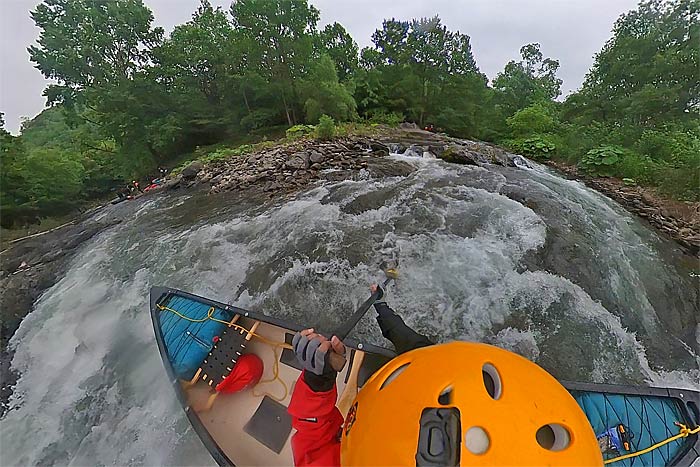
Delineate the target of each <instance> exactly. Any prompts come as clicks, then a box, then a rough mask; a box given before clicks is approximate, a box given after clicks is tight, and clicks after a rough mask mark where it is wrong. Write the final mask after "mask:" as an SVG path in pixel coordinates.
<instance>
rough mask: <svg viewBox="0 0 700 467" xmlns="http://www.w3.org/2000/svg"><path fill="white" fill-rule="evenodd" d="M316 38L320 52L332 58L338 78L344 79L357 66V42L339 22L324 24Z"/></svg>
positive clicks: (354, 70) (350, 74)
mask: <svg viewBox="0 0 700 467" xmlns="http://www.w3.org/2000/svg"><path fill="white" fill-rule="evenodd" d="M318 38H319V47H318V48H319V49H320V53H321V54H323V53H325V54H327V55H328V56H329V57H330V58H331V59H332V60H333V63H334V64H335V69H336V72H337V73H338V79H340V81H346V80H347V79H348V78H350V76H352V74H353V73H355V72H356V70H357V67H358V53H359V49H358V47H357V43H356V42H355V41H354V40H353V38H352V36H350V34H349V33H348V32H347V31H346V30H345V28H344V27H343V26H342V25H341V24H339V23H333V24H328V25H326V27H325V28H323V30H322V31H321V32H320V33H319V35H318Z"/></svg>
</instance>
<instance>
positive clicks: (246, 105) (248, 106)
mask: <svg viewBox="0 0 700 467" xmlns="http://www.w3.org/2000/svg"><path fill="white" fill-rule="evenodd" d="M242 91H243V102H245V108H246V109H247V110H248V113H249V114H250V113H252V112H251V111H250V104H249V103H248V96H247V95H246V93H245V88H243V90H242Z"/></svg>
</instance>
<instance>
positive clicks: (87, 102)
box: [28, 0, 166, 158]
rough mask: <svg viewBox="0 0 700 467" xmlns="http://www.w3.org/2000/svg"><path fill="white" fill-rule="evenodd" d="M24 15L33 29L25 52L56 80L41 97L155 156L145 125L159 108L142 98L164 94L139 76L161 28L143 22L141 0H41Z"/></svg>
mask: <svg viewBox="0 0 700 467" xmlns="http://www.w3.org/2000/svg"><path fill="white" fill-rule="evenodd" d="M32 18H33V19H34V22H35V23H36V25H37V27H39V28H40V30H41V32H40V35H39V39H38V40H37V45H36V46H31V47H29V49H28V50H29V53H30V58H31V60H32V61H33V62H35V63H36V66H37V68H38V69H39V70H41V72H42V73H43V74H44V76H46V77H47V78H51V79H55V80H57V81H58V84H56V85H50V86H49V87H48V88H47V89H46V91H45V94H46V95H47V97H48V100H49V103H50V104H51V103H63V104H64V107H65V108H66V109H67V110H69V111H72V112H73V113H74V115H75V116H80V117H82V118H90V119H91V122H92V123H95V124H97V125H98V126H99V127H100V128H101V129H102V131H103V132H104V133H105V134H106V135H108V136H109V137H111V138H112V139H113V140H114V141H115V142H117V144H118V145H119V146H120V147H127V146H128V147H130V148H133V147H139V148H140V149H139V152H140V151H146V152H148V153H150V154H151V155H152V156H154V157H159V158H162V156H163V155H162V153H159V151H158V147H157V145H155V144H154V141H153V138H149V135H148V134H147V132H146V131H145V129H146V128H147V127H148V125H149V123H150V122H151V121H152V118H153V115H154V114H155V111H154V110H155V108H159V107H155V108H152V107H146V106H145V105H143V99H144V96H147V97H148V101H150V103H159V102H163V99H164V97H163V96H165V95H166V94H165V93H164V92H163V91H164V90H163V88H162V87H161V86H160V85H159V83H157V82H156V81H154V80H149V79H148V77H147V68H148V65H149V63H150V62H151V60H152V58H153V50H154V48H155V47H157V46H158V44H159V43H160V41H161V38H162V34H163V31H162V29H160V28H151V23H152V22H153V15H152V13H151V11H150V10H149V9H148V8H146V7H145V6H144V5H143V2H142V1H141V0H45V1H44V2H43V3H41V4H40V5H38V6H37V7H36V9H35V10H34V11H33V12H32ZM146 87H148V90H145V89H144V88H146ZM159 94H160V96H159ZM132 104H140V105H132ZM160 108H162V104H161V106H160ZM158 117H161V115H158ZM149 119H150V120H149ZM135 154H137V153H136V152H133V151H124V152H122V156H124V157H132V156H134V155H135Z"/></svg>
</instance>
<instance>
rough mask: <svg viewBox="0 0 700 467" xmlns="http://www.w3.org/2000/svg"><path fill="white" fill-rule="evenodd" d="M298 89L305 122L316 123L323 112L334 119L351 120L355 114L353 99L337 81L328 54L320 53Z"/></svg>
mask: <svg viewBox="0 0 700 467" xmlns="http://www.w3.org/2000/svg"><path fill="white" fill-rule="evenodd" d="M300 91H301V92H300V94H301V96H302V99H304V113H305V116H306V122H307V123H318V121H319V118H320V117H321V115H324V114H325V115H328V116H330V117H333V119H334V120H336V121H348V120H353V119H354V118H355V116H356V115H357V105H356V104H355V99H353V97H352V94H351V93H350V92H349V91H348V90H347V88H346V87H345V86H344V85H343V84H341V83H339V82H338V75H337V74H336V72H335V66H334V65H333V60H331V58H330V57H329V56H328V55H322V56H321V57H320V58H319V59H318V60H317V61H315V62H314V63H313V64H312V66H311V69H310V71H309V74H308V77H307V79H306V80H305V81H304V82H303V83H302V84H301V85H300Z"/></svg>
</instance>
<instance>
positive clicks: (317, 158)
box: [309, 151, 326, 164]
mask: <svg viewBox="0 0 700 467" xmlns="http://www.w3.org/2000/svg"><path fill="white" fill-rule="evenodd" d="M324 160H326V156H324V155H323V154H321V153H320V152H318V151H311V155H310V156H309V161H310V162H311V163H312V164H320V163H321V162H323V161H324Z"/></svg>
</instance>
